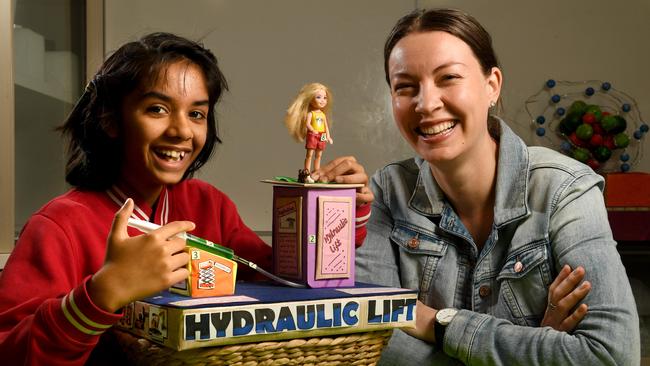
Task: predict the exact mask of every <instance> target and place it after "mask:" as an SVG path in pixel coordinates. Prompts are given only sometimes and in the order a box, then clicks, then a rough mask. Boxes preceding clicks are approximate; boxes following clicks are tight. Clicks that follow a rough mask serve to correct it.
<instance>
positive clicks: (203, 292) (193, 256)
mask: <svg viewBox="0 0 650 366" xmlns="http://www.w3.org/2000/svg"><path fill="white" fill-rule="evenodd" d="M185 250H186V251H187V252H188V254H189V255H190V261H189V263H188V264H187V269H188V270H189V271H190V274H189V276H188V277H187V279H186V280H185V281H182V282H179V283H177V284H175V285H174V286H172V288H171V289H170V291H171V292H173V293H178V294H181V295H185V296H190V297H207V296H224V295H232V294H234V293H235V281H236V279H237V263H236V262H234V261H231V260H230V259H226V258H223V257H220V256H218V255H215V254H212V253H208V252H206V251H203V250H201V249H196V248H192V247H186V249H185Z"/></svg>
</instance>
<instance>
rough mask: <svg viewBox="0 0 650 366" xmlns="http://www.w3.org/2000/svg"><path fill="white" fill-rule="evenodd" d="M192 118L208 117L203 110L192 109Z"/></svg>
mask: <svg viewBox="0 0 650 366" xmlns="http://www.w3.org/2000/svg"><path fill="white" fill-rule="evenodd" d="M190 118H193V119H205V118H206V117H205V113H203V112H201V111H192V112H190Z"/></svg>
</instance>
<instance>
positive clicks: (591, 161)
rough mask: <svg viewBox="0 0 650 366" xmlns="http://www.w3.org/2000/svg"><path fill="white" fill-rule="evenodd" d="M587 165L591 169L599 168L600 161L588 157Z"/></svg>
mask: <svg viewBox="0 0 650 366" xmlns="http://www.w3.org/2000/svg"><path fill="white" fill-rule="evenodd" d="M587 165H589V167H590V168H591V169H593V170H598V168H600V163H599V162H598V160H596V159H589V160H587Z"/></svg>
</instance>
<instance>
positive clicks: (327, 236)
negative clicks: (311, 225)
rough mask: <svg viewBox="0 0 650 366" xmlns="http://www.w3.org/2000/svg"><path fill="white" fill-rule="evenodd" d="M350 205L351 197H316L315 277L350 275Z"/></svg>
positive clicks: (351, 231) (351, 203) (351, 221)
mask: <svg viewBox="0 0 650 366" xmlns="http://www.w3.org/2000/svg"><path fill="white" fill-rule="evenodd" d="M352 205H353V200H352V197H327V196H320V197H318V242H317V249H318V250H317V255H316V257H317V259H316V279H317V280H320V279H329V278H349V277H350V265H351V263H350V262H351V261H350V253H351V251H352V250H354V247H353V246H352V244H353V242H352V233H353V229H354V221H353V220H352V207H353V206H352Z"/></svg>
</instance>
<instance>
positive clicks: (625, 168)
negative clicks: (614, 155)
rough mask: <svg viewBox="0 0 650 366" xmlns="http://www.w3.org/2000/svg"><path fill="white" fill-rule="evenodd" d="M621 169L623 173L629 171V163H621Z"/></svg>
mask: <svg viewBox="0 0 650 366" xmlns="http://www.w3.org/2000/svg"><path fill="white" fill-rule="evenodd" d="M621 171H622V172H623V173H625V172H628V171H630V164H628V163H623V164H621Z"/></svg>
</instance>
